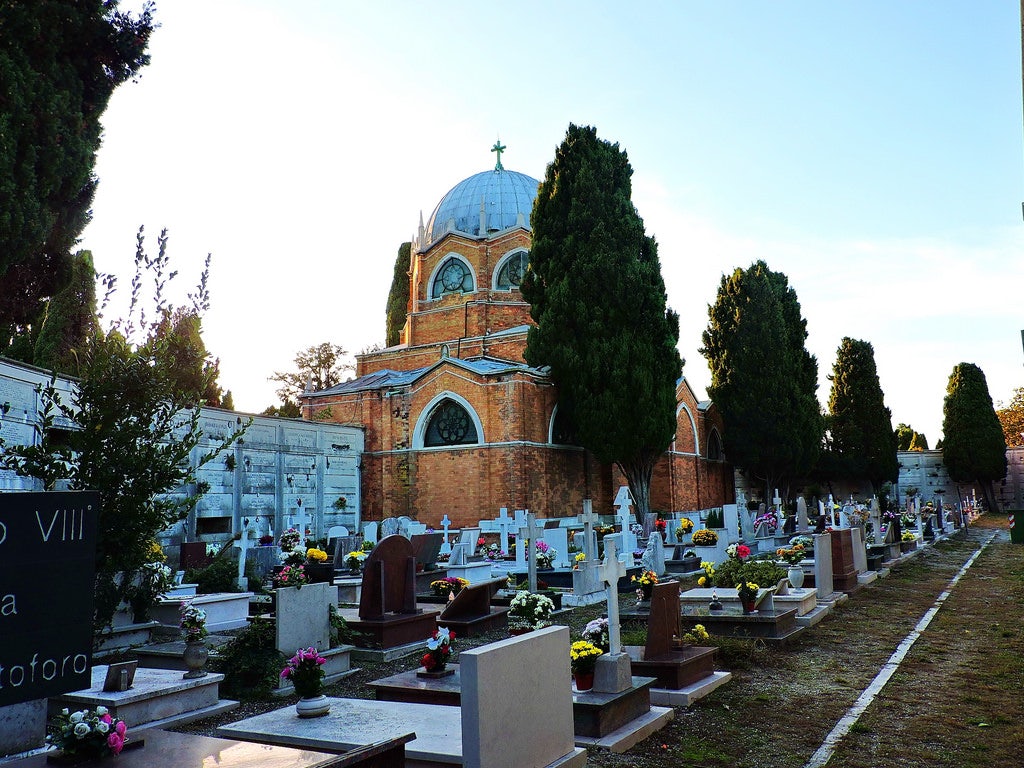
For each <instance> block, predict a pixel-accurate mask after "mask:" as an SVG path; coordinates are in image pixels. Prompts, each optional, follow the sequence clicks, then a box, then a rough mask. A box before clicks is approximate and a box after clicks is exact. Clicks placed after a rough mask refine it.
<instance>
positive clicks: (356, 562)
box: [345, 549, 366, 574]
mask: <svg viewBox="0 0 1024 768" xmlns="http://www.w3.org/2000/svg"><path fill="white" fill-rule="evenodd" d="M365 559H366V550H364V549H354V550H352V551H351V552H349V553H348V554H347V555H345V565H347V566H348V569H349V571H351V572H352V573H353V574H356V573H359V569H360V568H362V567H363V561H364V560H365Z"/></svg>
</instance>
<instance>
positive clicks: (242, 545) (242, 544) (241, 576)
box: [233, 519, 249, 592]
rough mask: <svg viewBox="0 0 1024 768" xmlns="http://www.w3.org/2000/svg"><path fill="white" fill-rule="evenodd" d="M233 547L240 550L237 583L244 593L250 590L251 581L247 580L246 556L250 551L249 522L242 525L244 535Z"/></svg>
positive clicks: (246, 521)
mask: <svg viewBox="0 0 1024 768" xmlns="http://www.w3.org/2000/svg"><path fill="white" fill-rule="evenodd" d="M233 546H235V547H236V548H237V549H238V578H237V579H236V580H235V583H237V584H238V588H239V589H241V590H242V591H243V592H245V591H246V590H248V589H249V580H248V579H247V578H245V555H246V552H248V550H249V520H248V519H246V520H245V522H244V523H243V524H242V535H241V536H240V537H239V538H238V540H237V541H236V542H234V544H233Z"/></svg>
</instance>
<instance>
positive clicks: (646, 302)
mask: <svg viewBox="0 0 1024 768" xmlns="http://www.w3.org/2000/svg"><path fill="white" fill-rule="evenodd" d="M632 174H633V169H632V168H631V167H630V165H629V161H628V159H627V157H626V153H625V152H623V151H621V150H620V149H619V146H618V144H611V143H609V142H607V141H603V140H601V139H598V137H597V132H596V130H595V129H594V128H590V127H582V128H581V127H578V126H576V125H570V126H569V129H568V131H567V132H566V136H565V140H564V141H563V142H562V144H561V146H559V147H558V149H557V151H556V154H555V159H554V161H553V162H552V163H551V164H550V165H548V168H547V171H546V173H545V177H544V182H543V183H542V184H541V186H540V190H539V191H538V193H537V199H536V201H535V202H534V208H533V214H532V217H531V224H532V227H533V248H532V250H531V251H530V261H529V268H528V270H527V273H526V275H525V277H524V279H523V282H522V285H521V291H522V294H523V297H524V298H525V299H526V300H527V301H529V302H530V314H531V316H532V317H533V319H534V320H535V321H536V323H537V325H536V326H532V327H531V328H530V330H529V335H528V337H527V345H526V352H525V357H526V360H527V362H529V363H530V365H533V366H538V367H539V366H550V370H551V378H552V379H553V381H554V383H555V384H556V386H557V387H558V397H559V401H558V402H559V411H560V413H563V415H564V416H565V417H566V419H567V421H568V423H569V424H571V425H572V426H573V427H574V428H575V433H576V436H577V438H578V441H579V444H581V445H582V446H584V447H585V448H587V449H588V450H590V451H592V452H593V453H594V454H595V455H596V456H597V458H598V460H600V461H602V462H615V463H616V464H617V465H618V466H619V468H620V469H621V470H622V472H623V474H624V475H625V476H626V478H627V479H628V481H629V486H630V491H631V492H632V494H633V498H634V500H635V501H636V503H637V508H638V512H639V513H640V514H643V513H645V512H647V511H648V510H649V508H650V504H649V491H650V481H651V473H652V471H653V467H654V463H655V461H656V460H657V459H658V457H659V456H660V455H661V453H662V451H664V450H665V448H667V447H668V445H669V443H670V442H671V440H672V436H673V434H674V433H675V408H676V399H675V391H676V390H675V388H676V382H677V380H678V378H679V376H680V373H681V371H682V360H681V359H680V357H679V352H678V350H677V349H676V343H677V342H678V339H679V318H678V316H677V315H676V314H675V313H674V312H672V311H671V310H670V309H668V308H667V305H666V300H667V297H666V294H665V284H664V281H663V280H662V276H661V266H660V263H659V261H658V249H657V244H656V243H655V241H654V239H653V238H651V237H647V236H646V235H645V234H644V225H643V220H642V219H641V218H640V216H639V215H638V214H637V211H636V208H635V207H634V206H633V202H632V200H631V182H630V177H631V176H632Z"/></svg>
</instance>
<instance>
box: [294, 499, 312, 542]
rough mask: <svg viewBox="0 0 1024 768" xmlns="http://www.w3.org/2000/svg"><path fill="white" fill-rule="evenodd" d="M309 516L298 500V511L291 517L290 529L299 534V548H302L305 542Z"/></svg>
mask: <svg viewBox="0 0 1024 768" xmlns="http://www.w3.org/2000/svg"><path fill="white" fill-rule="evenodd" d="M309 519H310V518H309V515H307V514H306V510H305V508H304V507H303V506H302V499H299V511H298V512H296V513H295V514H294V515H292V527H293V528H295V530H297V531H298V532H299V536H300V537H301V539H300V541H299V546H300V547H302V546H303V545H304V542H305V541H306V526H307V525H308V524H309Z"/></svg>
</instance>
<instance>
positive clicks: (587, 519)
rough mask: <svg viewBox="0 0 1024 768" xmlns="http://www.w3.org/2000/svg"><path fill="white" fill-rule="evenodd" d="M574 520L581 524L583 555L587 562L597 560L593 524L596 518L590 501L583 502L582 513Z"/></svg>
mask: <svg viewBox="0 0 1024 768" xmlns="http://www.w3.org/2000/svg"><path fill="white" fill-rule="evenodd" d="M576 519H577V520H579V521H580V522H581V523H583V554H585V555H586V556H587V560H596V559H597V546H596V545H597V537H596V536H595V535H594V524H595V523H597V521H598V517H597V515H595V514H594V505H593V504H592V503H591V501H590V499H584V500H583V512H581V513H580V514H579V515H577V516H576Z"/></svg>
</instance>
